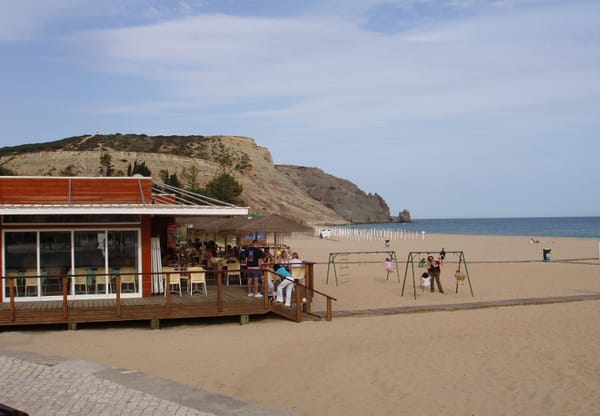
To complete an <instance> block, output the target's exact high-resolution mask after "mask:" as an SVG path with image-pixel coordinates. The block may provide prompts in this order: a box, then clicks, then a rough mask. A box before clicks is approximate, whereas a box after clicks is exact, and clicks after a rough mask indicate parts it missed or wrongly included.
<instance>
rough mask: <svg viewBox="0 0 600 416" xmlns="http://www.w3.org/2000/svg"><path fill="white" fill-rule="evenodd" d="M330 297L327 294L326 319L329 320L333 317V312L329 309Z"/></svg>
mask: <svg viewBox="0 0 600 416" xmlns="http://www.w3.org/2000/svg"><path fill="white" fill-rule="evenodd" d="M331 309H332V308H331V298H330V297H329V296H327V320H328V321H331V320H332V319H333V313H332V311H331Z"/></svg>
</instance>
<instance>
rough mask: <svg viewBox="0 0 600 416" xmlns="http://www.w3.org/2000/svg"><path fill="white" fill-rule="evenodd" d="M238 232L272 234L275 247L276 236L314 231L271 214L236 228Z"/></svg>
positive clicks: (306, 226)
mask: <svg viewBox="0 0 600 416" xmlns="http://www.w3.org/2000/svg"><path fill="white" fill-rule="evenodd" d="M238 231H248V232H254V233H257V232H264V233H273V234H274V244H275V246H277V235H278V234H291V233H297V232H301V233H308V232H313V231H314V230H313V228H312V227H309V226H308V225H304V224H301V223H299V222H297V221H294V220H292V219H289V218H286V217H282V216H281V215H279V214H271V215H268V216H266V217H263V218H257V219H255V220H253V221H250V222H248V223H247V224H245V225H242V226H240V227H238Z"/></svg>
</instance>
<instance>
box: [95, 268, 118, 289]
mask: <svg viewBox="0 0 600 416" xmlns="http://www.w3.org/2000/svg"><path fill="white" fill-rule="evenodd" d="M117 274H118V273H115V272H114V269H113V271H112V272H111V273H110V274H108V275H102V276H98V275H96V282H95V284H96V293H106V290H107V289H108V293H112V292H113V287H114V279H115V277H116V276H117ZM101 288H102V291H101V290H100V289H101Z"/></svg>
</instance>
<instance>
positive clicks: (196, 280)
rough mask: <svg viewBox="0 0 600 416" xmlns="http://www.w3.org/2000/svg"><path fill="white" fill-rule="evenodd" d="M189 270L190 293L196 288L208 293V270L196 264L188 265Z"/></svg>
mask: <svg viewBox="0 0 600 416" xmlns="http://www.w3.org/2000/svg"><path fill="white" fill-rule="evenodd" d="M187 272H188V273H189V275H190V280H189V282H190V283H189V285H188V288H189V291H190V295H193V294H194V290H195V291H196V292H200V293H203V294H205V295H208V290H207V288H206V270H204V267H202V266H194V267H188V269H187ZM199 286H200V288H198V287H199Z"/></svg>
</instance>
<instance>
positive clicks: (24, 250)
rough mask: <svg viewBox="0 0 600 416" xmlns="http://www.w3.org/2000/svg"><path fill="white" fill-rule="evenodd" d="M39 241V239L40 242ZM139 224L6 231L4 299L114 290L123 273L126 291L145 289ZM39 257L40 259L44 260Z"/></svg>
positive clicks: (122, 280) (78, 294)
mask: <svg viewBox="0 0 600 416" xmlns="http://www.w3.org/2000/svg"><path fill="white" fill-rule="evenodd" d="M38 242H39V244H38ZM139 261H140V259H139V231H138V230H110V231H107V230H75V231H71V230H60V231H58V230H57V231H40V232H39V233H38V232H36V231H19V232H12V231H6V232H5V233H4V275H5V276H13V277H14V279H12V280H7V281H6V282H5V283H4V293H5V297H4V299H5V300H7V299H9V298H10V282H14V283H12V284H14V287H15V296H18V297H24V296H29V297H41V296H62V295H63V281H64V280H63V278H64V276H68V277H69V280H68V286H67V288H66V289H67V294H68V295H75V296H82V295H103V294H104V295H109V294H113V293H115V284H116V278H117V276H121V292H122V293H124V294H125V293H140V292H141V289H140V284H141V281H140V275H139ZM38 263H39V264H38Z"/></svg>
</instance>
